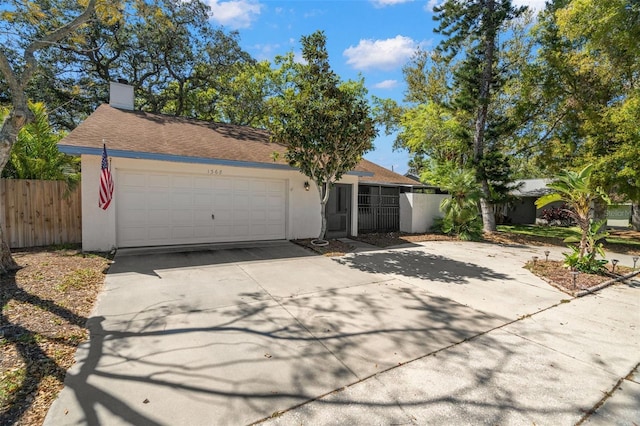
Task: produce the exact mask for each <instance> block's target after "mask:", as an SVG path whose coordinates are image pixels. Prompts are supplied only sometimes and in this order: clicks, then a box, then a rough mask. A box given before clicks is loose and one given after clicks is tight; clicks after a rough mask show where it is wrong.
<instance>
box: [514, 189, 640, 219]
mask: <svg viewBox="0 0 640 426" xmlns="http://www.w3.org/2000/svg"><path fill="white" fill-rule="evenodd" d="M549 182H551V179H525V180H521V181H518V182H516V185H519V187H518V189H516V190H514V191H513V195H514V196H515V197H516V201H514V202H513V203H512V204H511V205H509V206H507V207H508V208H507V219H508V220H507V221H508V222H509V223H513V224H523V225H533V224H536V223H542V224H545V223H546V222H545V221H542V222H541V221H540V216H541V215H542V212H543V210H546V209H551V208H554V207H560V206H561V205H562V204H563V202H562V201H557V202H555V203H551V204H548V205H546V206H544V207H543V208H541V209H538V208H536V205H535V202H536V200H537V199H538V198H540V197H542V196H543V195H546V194H549V193H551V192H552V190H551V189H549V188H547V183H549ZM630 220H631V205H630V204H612V205H611V206H609V207H608V208H607V226H611V227H628V226H629V222H630Z"/></svg>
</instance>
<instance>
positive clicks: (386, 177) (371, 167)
mask: <svg viewBox="0 0 640 426" xmlns="http://www.w3.org/2000/svg"><path fill="white" fill-rule="evenodd" d="M355 170H356V171H358V172H369V173H373V176H360V177H359V181H360V183H370V184H382V185H410V186H423V185H422V184H421V183H420V182H416V181H415V180H413V179H410V178H408V177H406V176H402V175H401V174H398V173H396V172H392V171H391V170H389V169H385V168H384V167H382V166H379V165H377V164H375V163H372V162H371V161H368V160H365V159H364V158H363V159H362V160H361V161H360V163H359V164H358V165H357V166H356V168H355Z"/></svg>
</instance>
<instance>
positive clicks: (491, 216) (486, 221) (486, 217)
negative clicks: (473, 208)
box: [480, 197, 498, 233]
mask: <svg viewBox="0 0 640 426" xmlns="http://www.w3.org/2000/svg"><path fill="white" fill-rule="evenodd" d="M480 213H482V229H483V231H484V232H485V233H491V232H495V231H496V230H497V229H498V228H497V227H496V215H495V212H494V211H493V205H492V204H491V203H489V200H488V199H487V198H485V197H482V198H480Z"/></svg>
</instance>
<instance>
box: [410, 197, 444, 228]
mask: <svg viewBox="0 0 640 426" xmlns="http://www.w3.org/2000/svg"><path fill="white" fill-rule="evenodd" d="M447 197H448V195H446V194H413V193H404V194H400V231H402V232H410V233H412V234H416V233H423V232H427V231H429V230H430V229H431V226H432V225H433V220H434V219H435V218H436V217H441V216H442V213H440V203H441V202H442V200H443V199H445V198H447Z"/></svg>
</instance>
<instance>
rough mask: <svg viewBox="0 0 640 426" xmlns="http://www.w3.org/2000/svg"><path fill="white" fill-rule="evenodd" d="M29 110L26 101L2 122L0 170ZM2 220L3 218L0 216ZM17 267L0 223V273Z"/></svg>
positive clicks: (0, 128) (24, 122) (1, 205)
mask: <svg viewBox="0 0 640 426" xmlns="http://www.w3.org/2000/svg"><path fill="white" fill-rule="evenodd" d="M29 113H30V111H29V110H28V108H27V105H26V101H25V103H24V105H22V108H18V109H15V108H14V109H13V110H12V111H11V112H10V113H9V114H8V115H7V116H6V117H5V119H4V121H3V122H2V127H0V172H2V170H4V166H5V165H6V164H7V162H8V161H9V156H10V155H11V147H12V146H13V142H14V141H15V140H16V139H17V138H18V132H19V131H20V129H21V128H22V127H23V126H24V125H25V124H26V123H27V121H28V119H29V117H30V116H29ZM4 213H5V212H4V207H3V201H2V200H0V215H4ZM0 221H4V218H3V217H2V218H0ZM16 269H19V267H18V264H17V263H16V261H15V260H13V256H11V250H10V249H9V245H8V244H7V243H6V242H5V240H4V232H2V226H1V225H0V275H4V274H6V273H7V272H10V271H15V270H16Z"/></svg>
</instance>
